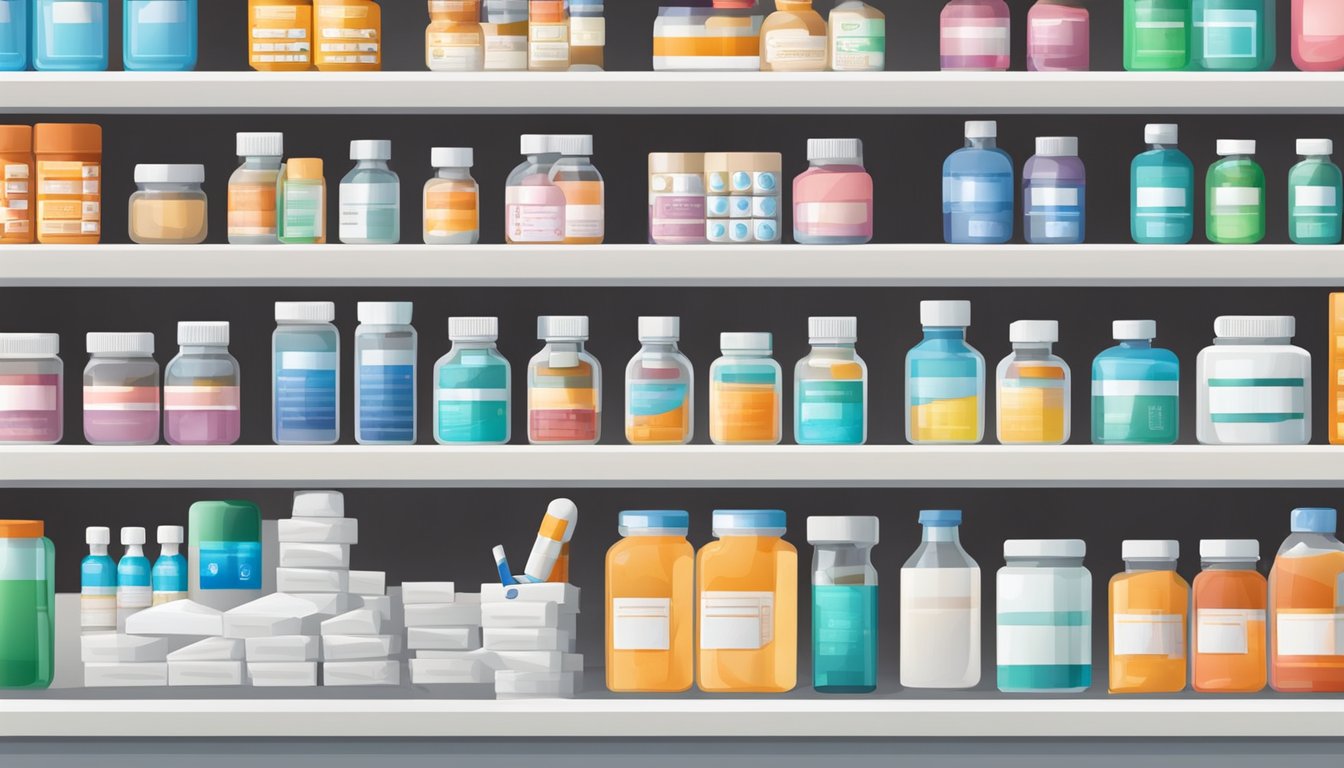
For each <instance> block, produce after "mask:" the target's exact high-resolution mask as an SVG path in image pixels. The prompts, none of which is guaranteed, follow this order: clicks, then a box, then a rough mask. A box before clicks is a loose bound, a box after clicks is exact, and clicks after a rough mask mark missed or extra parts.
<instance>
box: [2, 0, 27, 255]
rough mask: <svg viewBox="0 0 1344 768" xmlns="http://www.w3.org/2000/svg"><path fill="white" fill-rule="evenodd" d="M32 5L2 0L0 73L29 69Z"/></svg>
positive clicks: (20, 1) (19, 0) (18, 1)
mask: <svg viewBox="0 0 1344 768" xmlns="http://www.w3.org/2000/svg"><path fill="white" fill-rule="evenodd" d="M30 5H32V0H0V72H22V71H23V70H25V69H27V68H28V64H29V59H30V58H31V57H30V56H29V55H28V38H29V36H30V35H29V32H28V30H29V26H28V23H29V22H28V14H29V11H28V8H29V6H30ZM2 152H3V149H0V153H2ZM0 242H3V240H0Z"/></svg>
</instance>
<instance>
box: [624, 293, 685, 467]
mask: <svg viewBox="0 0 1344 768" xmlns="http://www.w3.org/2000/svg"><path fill="white" fill-rule="evenodd" d="M680 338H681V318H679V317H641V318H639V343H640V348H639V352H637V353H636V354H635V356H634V357H632V358H630V364H629V365H627V366H626V367H625V439H626V440H629V441H630V444H631V445H685V444H686V443H689V442H691V436H692V435H693V434H694V432H695V406H694V401H695V369H694V367H692V365H691V361H690V360H689V359H688V358H687V357H686V356H685V355H683V354H682V353H681V350H680V349H678V348H677V341H678V340H680Z"/></svg>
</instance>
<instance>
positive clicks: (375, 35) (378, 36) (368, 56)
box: [313, 0, 383, 72]
mask: <svg viewBox="0 0 1344 768" xmlns="http://www.w3.org/2000/svg"><path fill="white" fill-rule="evenodd" d="M382 13H383V9H382V7H381V6H380V5H378V3H376V2H373V0H313V16H314V18H313V39H314V43H315V49H314V56H313V63H314V64H316V65H317V68H318V69H320V70H322V71H323V72H377V71H378V70H381V69H382V68H383V17H382Z"/></svg>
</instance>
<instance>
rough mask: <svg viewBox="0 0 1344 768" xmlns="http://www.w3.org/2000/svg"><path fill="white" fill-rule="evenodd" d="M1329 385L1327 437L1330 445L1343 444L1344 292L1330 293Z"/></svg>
mask: <svg viewBox="0 0 1344 768" xmlns="http://www.w3.org/2000/svg"><path fill="white" fill-rule="evenodd" d="M1327 338H1328V339H1329V344H1330V354H1329V355H1328V359H1329V366H1330V367H1329V371H1330V387H1329V389H1328V391H1327V398H1328V399H1327V400H1326V402H1328V403H1334V406H1333V407H1331V408H1327V409H1326V410H1327V411H1328V413H1329V416H1328V419H1327V422H1328V424H1329V430H1330V431H1329V438H1330V444H1331V445H1344V293H1332V294H1330V329H1329V335H1328V336H1327Z"/></svg>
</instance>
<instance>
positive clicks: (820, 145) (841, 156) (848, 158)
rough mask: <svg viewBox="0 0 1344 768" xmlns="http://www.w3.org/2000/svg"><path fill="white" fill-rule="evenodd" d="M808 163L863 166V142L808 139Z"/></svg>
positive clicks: (856, 140)
mask: <svg viewBox="0 0 1344 768" xmlns="http://www.w3.org/2000/svg"><path fill="white" fill-rule="evenodd" d="M807 160H808V162H810V163H821V164H823V165H824V164H827V163H830V164H833V165H863V142H862V141H860V140H859V139H808V140H807Z"/></svg>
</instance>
